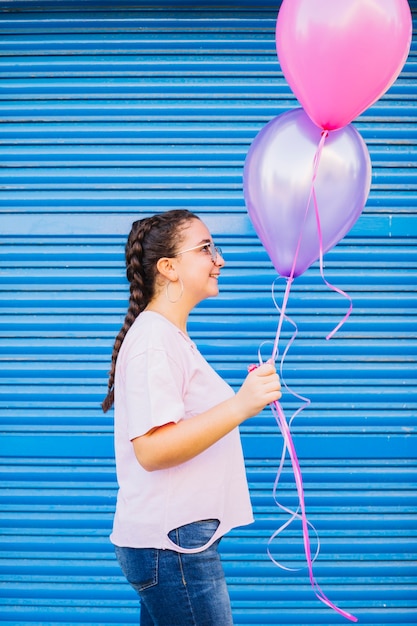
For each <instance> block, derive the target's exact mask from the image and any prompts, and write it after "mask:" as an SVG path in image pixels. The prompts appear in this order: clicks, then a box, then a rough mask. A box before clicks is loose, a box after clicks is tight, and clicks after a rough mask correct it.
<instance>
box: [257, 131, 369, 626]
mask: <svg viewBox="0 0 417 626" xmlns="http://www.w3.org/2000/svg"><path fill="white" fill-rule="evenodd" d="M327 136H328V131H327V130H324V131H323V132H322V135H321V139H320V143H319V145H318V148H317V150H316V153H315V156H314V161H313V175H312V182H311V190H310V195H309V198H308V202H307V207H306V211H305V215H304V220H303V222H302V224H301V228H300V236H299V239H298V243H297V248H296V251H295V255H294V260H293V265H292V268H291V273H290V276H289V277H288V279H287V284H286V288H285V293H284V297H283V302H282V307H281V310H280V317H279V323H278V329H277V333H276V337H275V341H274V347H273V351H272V357H271V359H270V361H271V362H275V360H276V357H277V355H278V345H279V339H280V335H281V329H282V324H283V321H284V319H287V320H289V321H291V322H292V320H290V318H288V316H287V315H286V314H285V311H286V308H287V304H288V298H289V295H290V291H291V286H292V283H293V280H294V274H295V268H296V263H297V258H298V253H299V250H300V246H301V239H302V231H303V227H304V224H305V221H306V218H307V213H308V210H309V206H310V202H311V199H313V203H314V209H315V214H316V220H317V229H318V238H319V249H320V254H319V258H320V274H321V277H322V279H323V281H324V282H325V284H326V285H327V286H328V287H329V288H330V289H333V290H334V291H336V292H337V293H339V294H341V295H343V296H345V297H346V298H347V299H348V300H349V301H350V306H349V309H348V311H347V313H346V315H345V316H344V318H343V319H342V320H341V322H339V324H338V325H337V326H336V327H335V328H334V330H333V331H332V332H331V333H329V334H328V335H327V337H326V339H330V338H331V337H332V336H333V335H334V334H335V333H336V332H337V330H339V328H340V327H341V326H342V325H343V324H344V322H345V321H346V320H347V318H348V317H349V315H350V313H351V311H352V300H351V298H350V297H349V296H348V295H347V294H346V293H345V292H344V291H342V290H341V289H339V288H338V287H334V286H333V285H331V284H330V283H329V282H328V281H327V280H326V279H325V277H324V269H323V238H322V231H321V226H320V216H319V211H318V204H317V198H316V193H315V188H314V182H315V179H316V177H317V170H318V166H319V162H320V157H321V153H322V150H323V147H324V142H325V140H326V137H327ZM277 308H279V307H277ZM292 323H293V322H292ZM295 327H296V325H295ZM296 333H297V330H296V331H295V334H296ZM294 337H295V335H293V338H292V339H291V342H290V343H292V341H293V340H294ZM289 345H290V344H288V346H287V348H286V350H285V351H284V354H283V356H282V358H281V365H280V372H281V373H282V370H283V363H284V359H285V356H286V353H287V351H288V348H289ZM260 361H261V359H260ZM285 387H286V389H287V390H288V391H289V392H290V393H291V394H292V395H293V396H296V397H297V398H299V399H302V400H304V401H305V404H304V405H303V406H302V407H301V408H300V409H298V410H297V411H296V413H295V414H294V415H293V416H292V418H291V420H290V421H289V423H287V420H286V418H285V415H284V412H283V410H282V407H281V405H280V403H279V402H274V403H273V404H272V405H271V409H272V413H273V415H274V417H275V419H276V421H277V424H278V426H279V429H280V431H281V433H282V436H283V439H284V449H283V453H282V457H281V463H280V466H279V470H278V473H277V477H276V480H275V484H274V498H275V501H276V497H275V492H276V488H277V485H278V482H279V478H280V475H281V472H282V468H283V463H284V459H285V453H286V450H288V452H289V455H290V459H291V464H292V469H293V473H294V479H295V484H296V488H297V494H298V501H299V507H298V509H297V511H295V512H294V511H291V510H290V509H287V508H286V507H283V506H282V505H279V504H278V502H277V504H278V506H280V508H281V509H283V510H284V511H286V512H288V513H290V514H292V518H291V519H290V520H289V521H287V522H286V523H285V524H283V525H282V526H281V527H280V528H279V529H278V530H277V531H276V532H275V533H274V534H273V536H272V537H271V539H270V542H271V541H272V540H273V539H274V538H275V537H276V536H277V535H278V534H279V533H280V532H281V531H282V530H283V529H284V528H286V527H287V526H288V525H289V524H290V523H291V522H292V521H293V520H294V519H295V518H298V519H301V524H302V530H303V543H304V552H305V556H306V561H307V567H308V572H309V579H310V583H311V586H312V588H313V591H314V593H315V595H316V596H317V598H318V599H319V600H320V601H321V602H323V603H324V604H325V605H327V606H328V607H330V608H331V609H333V610H335V611H336V612H337V613H339V614H340V615H342V616H343V617H345V618H347V619H348V620H350V621H352V622H357V621H358V618H357V617H355V616H354V615H351V614H350V613H348V612H347V611H344V610H343V609H340V608H339V607H338V606H336V605H335V604H333V602H331V601H330V600H329V599H328V598H327V596H326V595H325V594H324V593H323V591H322V590H321V588H320V586H319V585H318V583H317V581H316V579H315V577H314V573H313V562H314V560H315V558H316V557H317V555H318V552H319V542H318V546H317V550H316V554H315V556H314V558H312V556H311V545H310V537H309V526H310V527H311V528H312V529H313V530H314V531H315V528H314V527H313V526H312V524H311V523H310V522H309V521H308V519H307V514H306V508H305V499H304V487H303V479H302V474H301V468H300V464H299V461H298V457H297V452H296V450H295V446H294V442H293V439H292V435H291V429H290V425H291V422H292V421H293V419H294V417H295V416H296V415H297V414H299V413H300V411H301V410H303V408H305V406H307V405H308V404H309V403H310V400H309V399H308V398H304V397H303V396H299V395H297V394H296V393H295V392H293V391H292V390H291V389H289V387H288V386H287V385H285ZM298 511H300V513H299V512H298ZM315 532H316V531H315ZM316 536H317V539H318V535H317V532H316ZM268 554H269V556H270V558H271V559H272V560H273V561H274V563H276V561H275V560H274V559H273V558H272V556H271V554H270V551H269V547H268ZM276 564H277V565H279V564H278V563H276ZM279 566H280V567H283V566H281V565H279ZM284 569H290V568H285V567H284Z"/></svg>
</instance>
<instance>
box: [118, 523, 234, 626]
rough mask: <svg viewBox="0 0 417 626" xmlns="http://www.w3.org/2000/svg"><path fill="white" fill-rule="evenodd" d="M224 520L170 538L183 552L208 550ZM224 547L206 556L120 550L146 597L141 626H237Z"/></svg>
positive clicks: (136, 585) (124, 566) (189, 527)
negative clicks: (234, 623) (222, 559)
mask: <svg viewBox="0 0 417 626" xmlns="http://www.w3.org/2000/svg"><path fill="white" fill-rule="evenodd" d="M217 526H218V520H203V521H199V522H193V523H192V524H187V525H186V526H181V527H180V528H176V529H175V530H172V531H171V532H170V533H169V538H170V539H171V541H173V542H174V543H175V544H176V545H178V546H181V547H183V548H198V547H199V546H203V545H204V544H205V543H207V542H208V541H209V539H210V538H211V537H212V536H213V534H214V532H215V531H216V528H217ZM219 541H220V540H218V541H217V542H215V543H214V544H213V545H212V546H210V547H209V548H207V550H204V551H203V552H199V553H194V554H180V553H179V552H175V551H173V550H157V549H156V548H119V547H117V546H116V547H115V550H116V556H117V559H118V561H119V564H120V567H121V568H122V571H123V573H124V575H125V576H126V578H127V580H128V582H129V583H130V584H131V586H132V587H133V589H134V590H135V591H136V593H137V594H138V595H139V597H140V605H141V610H140V626H233V618H232V611H231V607H230V598H229V593H228V591H227V587H226V580H225V576H224V571H223V567H222V564H221V562H220V555H219V553H218V545H219Z"/></svg>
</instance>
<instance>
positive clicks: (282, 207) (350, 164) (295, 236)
mask: <svg viewBox="0 0 417 626" xmlns="http://www.w3.org/2000/svg"><path fill="white" fill-rule="evenodd" d="M321 135H322V131H321V130H320V129H319V128H318V127H317V126H316V125H315V124H314V123H313V122H312V121H311V119H310V118H309V117H308V115H307V114H306V113H305V111H304V110H303V109H294V110H292V111H288V112H286V113H283V114H281V115H279V116H278V117H275V118H274V119H273V120H271V121H270V122H269V123H268V124H267V125H266V126H264V127H263V128H262V130H261V131H260V132H259V133H258V135H257V136H256V137H255V139H254V141H253V143H252V145H251V147H250V149H249V151H248V153H247V156H246V160H245V167H244V173H243V190H244V196H245V202H246V207H247V210H248V214H249V218H250V220H251V222H252V224H253V226H254V228H255V231H256V233H257V234H258V236H259V239H260V240H261V241H262V243H263V245H264V247H265V249H266V251H267V252H268V254H269V257H270V259H271V261H272V263H273V264H274V267H275V269H276V270H277V272H278V273H279V274H280V275H281V276H290V275H291V270H292V267H293V262H294V258H295V255H296V250H297V246H298V241H299V238H300V235H301V236H302V239H301V246H300V248H299V252H298V256H297V262H296V265H295V272H294V274H293V276H294V277H296V276H299V275H300V274H302V273H303V272H305V270H306V269H307V268H308V267H309V266H310V265H311V264H312V263H314V261H316V260H317V259H318V258H319V254H320V243H319V235H318V228H317V219H316V214H315V210H314V203H313V200H312V199H311V200H310V204H308V201H309V197H310V191H311V185H312V177H313V161H314V156H315V154H316V151H317V147H318V145H319V143H320V139H321ZM371 174H372V170H371V159H370V156H369V152H368V148H367V147H366V144H365V142H364V141H363V139H362V137H361V135H360V134H359V133H358V131H357V130H356V129H355V128H354V127H353V126H352V125H348V126H346V127H345V128H342V129H341V130H337V131H333V132H331V133H329V136H328V137H327V138H326V140H325V143H324V147H323V150H322V153H321V158H320V161H319V165H318V170H317V176H316V180H315V183H314V187H315V190H316V196H317V204H318V212H319V215H320V224H321V230H322V243H323V252H326V251H327V250H330V248H332V247H333V246H335V245H336V243H337V242H338V241H340V239H342V237H344V235H345V234H346V233H347V232H348V231H349V230H350V228H351V227H352V226H353V224H354V223H355V222H356V220H357V219H358V217H359V216H360V214H361V212H362V209H363V207H364V205H365V203H366V200H367V197H368V193H369V189H370V185H371ZM307 206H308V213H307V218H306V220H305V221H304V218H305V214H306V210H307Z"/></svg>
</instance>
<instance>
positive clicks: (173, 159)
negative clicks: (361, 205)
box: [0, 0, 417, 626]
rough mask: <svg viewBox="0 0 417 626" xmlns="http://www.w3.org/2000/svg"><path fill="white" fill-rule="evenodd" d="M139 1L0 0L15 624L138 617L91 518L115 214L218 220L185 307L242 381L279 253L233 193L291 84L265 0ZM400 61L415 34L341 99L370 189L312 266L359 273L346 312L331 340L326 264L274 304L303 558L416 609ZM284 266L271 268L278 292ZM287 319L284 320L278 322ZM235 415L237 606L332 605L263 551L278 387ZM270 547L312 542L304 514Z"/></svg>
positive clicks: (412, 332)
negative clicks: (348, 106) (355, 114)
mask: <svg viewBox="0 0 417 626" xmlns="http://www.w3.org/2000/svg"><path fill="white" fill-rule="evenodd" d="M144 4H145V3H141V2H134V1H133V0H129V1H126V2H124V3H123V8H117V6H115V3H114V2H112V3H110V2H106V1H101V2H97V3H96V2H92V1H91V0H88V1H83V2H81V1H77V0H74V1H73V2H66V3H65V4H64V3H58V4H57V3H56V2H53V1H52V2H48V1H46V0H39V1H38V2H36V1H35V0H13V2H11V1H8V0H4V1H3V2H2V8H3V9H4V12H3V13H2V14H0V19H1V23H0V28H1V33H2V36H1V38H0V55H1V57H0V59H1V61H0V62H1V74H2V81H1V85H0V119H1V121H2V133H1V136H0V160H1V163H2V165H3V166H4V167H2V169H1V170H0V200H1V209H0V211H1V212H0V232H1V233H2V235H1V246H0V308H1V315H0V342H1V360H0V431H1V435H0V446H1V458H2V461H0V473H1V481H2V491H1V494H0V526H1V529H2V534H1V538H0V581H1V586H0V620H1V621H2V622H3V623H4V624H6V626H18V625H19V626H29V625H30V626H33V624H43V625H45V626H58V625H60V626H62V624H67V625H71V624H74V625H75V624H81V625H85V626H87V625H88V626H90V625H91V624H100V625H101V626H110V625H111V624H115V623H119V624H120V623H124V624H137V623H138V608H137V600H136V597H135V594H134V592H133V591H132V590H131V589H130V587H129V586H128V585H127V583H126V582H125V580H124V578H123V576H122V575H121V572H120V570H119V567H118V565H117V563H116V561H115V558H114V555H113V551H112V546H111V544H110V543H109V540H108V534H109V532H110V529H111V524H112V517H113V511H114V505H115V495H116V490H117V485H116V479H115V471H114V460H113V444H112V428H113V424H112V416H108V415H103V413H102V412H101V409H100V401H101V399H102V398H103V395H104V394H105V390H106V376H107V371H108V369H109V360H110V354H111V347H112V342H113V338H114V336H115V334H116V333H117V331H118V329H119V327H120V325H121V323H122V319H123V317H124V312H125V307H126V304H127V295H128V294H127V285H126V281H125V278H124V261H123V247H124V242H125V238H126V235H127V232H128V230H129V228H130V225H131V222H132V221H133V220H134V219H137V217H138V215H141V216H145V215H149V214H151V213H153V212H155V211H161V210H166V209H170V208H178V207H187V208H190V209H192V210H195V211H196V212H198V213H199V214H200V215H201V216H202V217H203V219H204V220H205V221H206V223H207V224H208V226H209V228H210V229H211V230H212V232H213V235H214V238H215V240H216V243H218V244H219V245H220V246H221V247H222V248H223V250H224V253H225V259H226V268H225V269H224V271H223V274H222V277H221V283H220V286H221V290H220V291H221V293H220V295H219V297H218V298H216V299H215V300H209V301H207V302H204V303H202V304H201V305H200V306H199V307H198V308H197V310H196V311H195V312H194V313H193V314H192V316H191V319H190V324H189V330H190V334H191V335H192V336H193V338H194V339H195V340H196V342H197V343H198V345H199V346H200V348H201V350H202V352H203V353H204V354H205V355H206V356H207V358H208V359H209V360H210V362H211V363H212V364H213V365H214V367H215V368H216V369H217V370H218V371H219V372H220V373H221V374H222V375H223V376H224V377H225V378H226V379H227V380H228V382H230V383H231V384H232V385H233V386H234V387H238V385H239V384H240V383H241V381H242V379H243V377H244V376H245V372H246V368H247V365H248V364H249V363H252V362H254V361H256V358H257V350H258V347H259V345H260V343H261V342H263V341H265V340H269V341H273V339H274V334H275V330H276V327H277V321H278V315H277V311H276V310H275V307H274V305H273V302H272V298H271V284H272V282H273V281H274V279H275V278H276V274H275V272H274V270H273V268H272V266H271V263H270V261H269V259H268V257H267V255H266V253H265V251H264V250H263V248H262V246H261V245H260V243H259V241H258V239H257V237H256V236H255V234H254V231H253V229H252V226H251V224H250V222H249V219H248V217H247V214H246V210H245V206H244V201H243V194H242V166H243V162H244V159H245V156H246V153H247V151H248V148H249V146H250V144H251V142H252V140H253V138H254V137H255V135H256V133H257V132H258V131H259V130H260V129H261V128H262V127H263V126H264V125H265V124H266V123H267V122H268V121H269V120H270V119H271V118H272V117H274V116H276V115H279V114H280V113H283V112H284V111H287V110H288V109H291V108H294V107H295V106H297V102H296V100H295V98H294V96H293V94H292V92H291V90H290V88H289V87H288V85H287V83H286V81H285V79H284V77H283V75H282V72H281V71H280V67H279V64H278V61H277V57H276V53H275V42H274V28H275V20H276V14H277V5H278V4H279V3H277V2H271V1H268V2H264V3H263V5H262V6H261V7H259V6H255V5H254V3H252V2H248V1H245V0H240V1H239V2H230V3H229V4H227V5H226V4H225V3H224V4H223V5H222V6H215V5H214V3H211V4H210V3H209V2H208V3H206V4H205V5H204V6H203V7H201V8H200V9H195V8H193V6H192V4H195V3H190V2H174V1H173V2H171V3H170V6H169V7H165V8H155V7H153V8H149V7H148V8H146V6H144ZM141 5H142V6H141ZM181 5H182V6H181ZM187 5H188V6H187ZM410 5H411V6H412V9H413V12H414V17H415V11H416V10H417V5H416V3H415V2H414V0H413V2H411V3H410ZM416 74H417V60H416V44H415V42H413V44H412V51H411V54H410V56H409V58H408V60H407V63H406V65H405V67H404V69H403V71H402V73H401V75H400V77H399V78H398V79H397V81H396V82H395V84H394V85H393V86H392V87H391V89H390V90H389V92H388V93H387V94H386V95H385V96H384V97H383V98H381V99H380V100H379V101H378V102H377V103H375V105H374V106H372V107H371V108H370V109H368V110H367V111H365V112H364V113H363V115H361V116H360V117H359V118H358V119H357V120H355V126H356V128H357V129H358V130H359V131H360V133H361V134H362V136H363V138H364V139H365V141H366V143H367V145H368V148H369V151H370V154H371V158H372V167H373V177H372V189H371V193H370V197H369V200H368V202H367V206H366V208H365V210H364V213H363V215H362V216H361V218H360V219H359V221H358V222H357V224H356V225H355V226H354V228H353V229H352V231H351V232H350V233H349V235H348V236H347V237H346V238H345V239H344V240H343V241H342V242H341V243H340V244H339V245H338V246H336V248H334V249H333V250H332V251H330V252H329V253H328V254H327V255H326V257H325V261H326V270H325V272H326V278H327V280H329V281H330V282H331V283H332V284H335V285H337V286H338V287H340V288H342V289H344V290H346V291H347V292H348V293H349V294H350V296H351V297H352V299H353V304H354V309H353V313H352V315H351V317H350V319H349V321H348V322H347V323H346V324H345V325H344V326H343V328H342V329H341V331H339V332H338V333H337V334H336V335H335V337H334V338H333V339H331V340H330V341H326V340H325V336H326V335H327V334H328V333H329V332H330V331H331V330H332V329H333V328H334V327H335V326H336V324H337V323H338V322H339V321H340V319H341V318H342V317H343V315H344V313H345V311H346V308H347V302H346V300H345V299H343V298H341V297H340V296H338V295H337V294H335V293H333V292H332V291H330V290H328V289H327V288H326V287H325V285H324V284H323V281H322V279H321V277H320V273H319V270H318V267H317V265H314V266H313V267H312V268H310V269H309V270H308V271H307V272H306V273H305V274H304V275H303V276H301V277H300V278H298V279H297V280H296V281H295V283H294V287H293V289H292V292H291V297H290V302H289V310H288V312H289V314H290V315H291V316H292V317H293V319H294V320H295V321H296V322H297V324H298V327H299V335H298V337H297V339H296V341H295V342H294V344H293V346H292V348H291V350H290V352H289V354H288V356H287V358H286V361H285V366H284V376H285V380H286V382H287V383H288V384H289V385H290V386H291V387H293V388H294V390H296V391H297V392H299V393H302V394H303V395H307V396H308V397H309V398H310V399H311V401H312V404H311V407H310V408H309V409H307V410H306V411H304V412H303V413H302V414H301V416H299V417H298V418H297V419H296V420H295V422H294V426H293V432H294V441H295V444H296V448H297V452H298V454H299V457H300V462H301V467H302V471H303V478H304V484H305V491H306V505H307V510H308V514H309V519H310V520H311V522H312V523H313V524H314V525H315V527H316V529H317V531H318V534H319V537H320V542H321V550H320V555H319V557H318V559H317V561H316V563H315V574H316V577H317V580H318V582H319V584H320V585H321V586H322V588H323V590H324V591H325V592H326V593H327V594H328V595H329V597H330V598H331V599H332V600H333V601H334V602H336V603H338V604H340V605H341V606H342V607H343V608H345V609H346V610H349V611H351V612H353V613H354V614H355V615H356V616H358V617H359V620H360V623H362V624H372V626H382V625H388V624H392V625H394V626H403V625H404V626H405V625H408V624H415V623H416V622H417V611H416V598H417V593H416V583H417V567H416V543H417V538H416V528H417V525H416V521H417V519H416V508H417V507H416V505H417V502H416V483H417V476H416V472H417V467H416V466H417V464H416V460H415V459H416V454H415V452H416V438H415V415H416V407H417V391H416V347H417V332H416V331H417V323H416V304H417V296H416V282H417V281H416V278H417V276H416V275H417V248H416V243H417V216H416V204H417V202H416V201H417V185H416V180H417V178H416V163H417V159H416V156H417V123H416V122H417V119H416V108H415V106H416ZM282 291H283V286H282V285H279V284H278V286H277V287H276V294H277V296H278V299H279V296H280V294H282ZM289 333H290V329H289V328H287V326H286V325H284V329H283V338H284V339H285V340H287V339H289ZM269 349H270V348H268V346H266V348H264V350H266V352H268V350H269ZM283 406H284V409H285V411H286V413H287V415H288V416H290V415H291V413H292V412H293V411H295V410H296V408H297V405H296V403H295V401H294V400H293V399H292V398H291V397H290V396H289V395H288V394H284V401H283ZM242 437H243V446H244V450H245V456H246V459H247V468H248V477H249V483H250V488H251V495H252V500H253V504H254V510H255V517H256V522H255V524H254V525H253V526H250V527H245V528H241V529H236V530H234V531H233V532H232V533H230V534H229V535H228V536H227V537H226V538H225V539H224V540H223V542H222V555H223V559H224V566H225V571H226V575H227V578H228V582H229V587H230V593H231V599H232V605H233V613H234V621H235V624H236V625H238V624H242V625H243V624H249V625H251V626H266V625H268V624H277V623H279V624H281V625H282V626H289V625H290V624H297V625H298V626H304V625H305V626H307V625H312V624H319V625H320V626H323V625H325V624H335V623H339V622H340V621H341V618H339V617H338V616H337V615H335V614H334V613H333V612H332V611H331V610H330V609H328V608H326V607H324V606H323V605H322V604H321V603H320V602H319V601H318V600H317V599H316V597H315V596H314V594H313V592H312V590H311V587H310V584H309V581H308V576H307V572H306V570H305V569H302V570H300V571H297V572H287V571H283V570H280V569H278V568H277V567H276V566H274V565H273V564H272V562H271V561H270V560H269V558H268V556H267V552H266V547H267V542H268V539H269V537H270V536H271V535H272V533H273V532H274V531H275V530H276V528H278V527H279V526H280V525H281V524H282V523H283V522H284V521H285V517H284V516H283V515H282V513H280V511H279V509H278V508H277V507H276V506H275V504H274V502H273V499H272V486H273V483H274V479H275V474H276V470H277V467H278V465H279V459H280V455H281V450H282V439H281V437H280V435H279V433H278V431H277V426H276V425H275V422H274V420H273V418H272V417H271V415H270V413H269V412H268V411H264V412H263V414H262V415H261V416H260V417H259V418H256V419H254V420H251V421H249V422H248V423H247V424H246V425H245V426H244V427H242ZM295 496H296V493H295V488H294V482H293V478H292V473H291V470H290V467H289V466H288V467H286V468H285V470H284V473H283V476H282V479H281V482H280V487H279V491H278V499H279V501H280V502H281V503H282V504H284V505H286V506H290V507H295V506H296V505H297V502H296V497H295ZM313 541H314V540H313ZM313 548H314V545H313ZM273 553H274V556H275V558H277V559H278V560H279V561H280V562H282V563H283V564H284V565H286V566H287V567H295V568H298V567H303V565H304V558H303V547H302V543H301V530H300V528H299V527H298V526H297V525H293V526H291V527H290V528H289V529H287V530H286V531H285V533H283V535H282V538H280V539H278V540H276V541H275V542H274V547H273ZM219 626H221V625H219Z"/></svg>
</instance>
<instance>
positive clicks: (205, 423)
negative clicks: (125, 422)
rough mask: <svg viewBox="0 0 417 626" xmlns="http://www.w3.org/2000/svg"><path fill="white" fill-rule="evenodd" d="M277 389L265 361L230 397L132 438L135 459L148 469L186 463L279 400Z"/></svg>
mask: <svg viewBox="0 0 417 626" xmlns="http://www.w3.org/2000/svg"><path fill="white" fill-rule="evenodd" d="M280 390H281V386H280V383H279V378H278V375H277V373H276V370H275V367H274V366H273V365H270V364H268V363H265V364H264V365H261V366H259V367H257V368H256V369H254V370H253V371H252V372H250V373H249V374H248V376H247V377H246V379H245V381H244V383H243V385H242V386H241V388H240V389H239V391H238V392H237V393H236V394H235V395H234V396H233V397H232V398H229V399H228V400H225V401H224V402H221V403H220V404H218V405H217V406H215V407H213V408H212V409H209V410H208V411H205V412H204V413H200V415H196V416H195V417H193V418H192V419H188V420H180V421H179V422H177V423H173V422H172V423H169V424H165V425H164V426H160V427H159V428H153V429H152V430H150V431H148V432H147V433H146V434H145V435H142V436H141V437H136V438H135V439H133V441H132V443H133V447H134V450H135V454H136V458H137V460H138V461H139V463H140V464H141V465H142V467H143V468H144V469H145V470H147V471H148V472H152V471H155V470H160V469H167V468H168V467H174V466H176V465H179V464H180V463H185V462H186V461H189V460H190V459H192V458H194V457H195V456H197V455H198V454H200V453H201V452H204V450H207V448H209V447H210V446H212V445H213V444H214V443H216V442H217V441H219V440H220V439H221V438H222V437H224V436H225V435H227V434H228V433H230V432H231V431H232V430H233V429H234V428H236V427H237V426H239V424H241V423H242V422H244V421H245V420H247V419H248V418H250V417H253V416H254V415H257V414H258V413H259V412H260V411H262V409H263V408H264V407H265V406H267V405H268V404H271V403H272V402H274V401H275V400H279V398H280V397H281V391H280Z"/></svg>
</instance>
